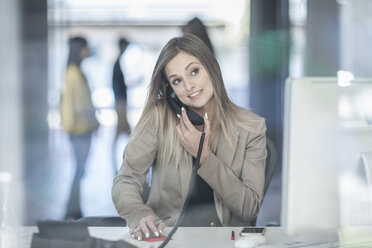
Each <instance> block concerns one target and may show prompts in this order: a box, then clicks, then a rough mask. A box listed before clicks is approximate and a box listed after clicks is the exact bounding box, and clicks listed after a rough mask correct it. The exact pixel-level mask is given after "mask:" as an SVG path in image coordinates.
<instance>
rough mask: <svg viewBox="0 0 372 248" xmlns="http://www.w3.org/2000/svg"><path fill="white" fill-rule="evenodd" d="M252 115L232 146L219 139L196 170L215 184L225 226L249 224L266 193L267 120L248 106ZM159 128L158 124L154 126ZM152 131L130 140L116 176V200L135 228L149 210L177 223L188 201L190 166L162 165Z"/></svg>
mask: <svg viewBox="0 0 372 248" xmlns="http://www.w3.org/2000/svg"><path fill="white" fill-rule="evenodd" d="M247 115H248V116H249V117H250V119H251V120H252V121H251V122H250V123H249V124H247V126H246V127H245V128H244V129H243V128H240V129H239V130H238V131H239V132H238V135H237V136H235V137H232V138H233V139H232V140H233V143H232V146H228V145H226V144H224V142H222V140H221V139H219V140H218V143H217V149H216V152H215V154H214V153H211V154H210V156H209V157H208V158H207V159H206V160H205V162H204V163H203V165H202V166H201V168H200V169H199V170H198V174H199V175H200V177H202V178H203V179H204V180H205V181H206V182H207V183H208V184H209V185H210V186H211V188H212V189H213V191H214V199H215V206H216V211H217V214H218V217H219V219H220V221H221V223H222V224H223V225H224V226H240V225H249V223H250V221H251V220H252V219H254V218H255V217H256V216H257V214H258V210H259V207H260V204H261V201H262V198H263V189H264V183H265V166H266V155H267V153H266V134H265V133H266V125H265V121H264V119H263V118H261V117H259V116H258V115H256V114H254V113H252V112H249V111H247ZM154 130H155V129H154ZM154 130H148V131H146V133H144V135H142V137H141V138H140V139H139V140H130V142H129V143H128V145H127V148H126V150H125V155H124V162H123V165H122V167H121V169H120V171H119V173H118V175H117V176H116V177H115V179H114V182H113V187H112V199H113V201H114V204H115V207H116V209H117V211H118V213H119V214H120V216H121V217H122V218H124V219H126V221H127V224H128V226H129V227H134V226H135V225H137V224H138V223H139V221H140V220H141V219H142V218H143V217H146V216H148V215H155V216H158V217H162V216H168V215H171V216H172V218H171V219H170V220H168V221H167V222H166V223H165V224H166V225H173V224H174V223H175V221H176V219H177V217H178V213H179V211H180V209H181V206H182V203H183V202H184V200H185V197H186V194H187V191H188V184H189V180H190V177H191V172H192V165H191V164H186V163H182V162H181V163H180V165H179V166H178V167H177V166H176V165H175V164H171V163H170V164H168V165H162V166H163V167H162V168H161V166H160V164H158V160H157V159H156V157H158V156H159V154H158V153H159V152H160V149H159V147H160V142H161V141H160V140H159V138H158V135H157V134H156V133H155V132H154ZM150 167H151V169H152V182H151V190H150V192H149V197H148V199H147V201H146V203H144V201H143V199H142V197H141V195H142V194H143V192H144V185H145V181H146V175H147V173H148V171H149V169H150Z"/></svg>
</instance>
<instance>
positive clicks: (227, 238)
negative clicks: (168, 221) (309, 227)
mask: <svg viewBox="0 0 372 248" xmlns="http://www.w3.org/2000/svg"><path fill="white" fill-rule="evenodd" d="M88 228H89V233H90V235H91V236H93V237H96V238H102V239H107V240H118V239H124V240H125V241H127V242H129V243H131V244H133V245H136V246H138V247H141V248H150V247H157V246H158V245H159V244H160V243H161V242H156V243H149V242H145V241H137V240H134V239H132V238H131V237H130V236H129V234H128V232H129V229H128V228H127V227H88ZM241 229H242V228H241V227H179V228H178V230H177V232H176V233H175V234H174V236H173V238H172V240H171V241H169V243H168V245H167V246H166V247H169V248H172V247H173V248H183V247H185V248H186V247H187V248H189V247H192V248H198V247H203V248H205V247H213V248H229V247H231V248H232V247H234V242H235V241H234V240H231V231H235V239H236V240H237V239H238V238H239V232H240V230H241ZM170 230H171V228H166V233H168V232H169V231H170ZM33 232H38V229H37V227H22V228H21V231H20V232H19V233H18V235H19V241H21V242H19V245H18V247H19V248H29V247H30V244H31V237H32V233H33ZM264 236H265V238H266V243H267V244H268V245H269V244H280V243H283V242H289V241H301V242H304V241H306V242H311V241H315V240H326V241H335V240H337V233H336V232H332V231H331V232H322V233H317V234H316V235H301V236H291V237H289V236H287V235H285V233H284V230H283V228H281V227H267V228H266V232H265V234H264ZM314 237H315V238H316V239H314ZM272 247H274V246H272ZM275 247H277V246H275ZM306 247H307V248H308V247H329V246H322V245H313V246H306ZM331 247H335V246H331ZM336 247H337V246H336Z"/></svg>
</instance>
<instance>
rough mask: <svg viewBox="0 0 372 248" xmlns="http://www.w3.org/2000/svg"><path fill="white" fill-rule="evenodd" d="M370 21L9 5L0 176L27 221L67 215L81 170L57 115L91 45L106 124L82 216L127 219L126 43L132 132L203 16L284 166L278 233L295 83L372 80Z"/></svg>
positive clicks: (345, 8)
mask: <svg viewBox="0 0 372 248" xmlns="http://www.w3.org/2000/svg"><path fill="white" fill-rule="evenodd" d="M371 11H372V2H371V1H368V0H354V1H353V0H337V1H336V0H275V1H274V0H233V1H225V0H222V1H214V0H197V1H196V0H188V1H171V0H152V1H149V0H136V1H129V0H106V1H96V0H89V1H88V0H74V1H72V0H48V1H47V0H12V1H11V0H4V1H1V3H0V26H1V29H0V30H1V38H0V51H1V53H0V55H1V56H0V61H1V62H0V116H1V120H2V121H1V122H0V134H1V136H0V139H1V140H0V170H6V171H10V172H11V174H12V185H13V187H12V188H11V192H12V194H11V196H12V202H13V204H14V211H15V212H16V214H17V216H19V220H20V222H21V223H24V224H26V225H34V224H35V222H36V220H39V219H63V218H64V215H65V211H66V210H65V208H66V204H67V200H68V195H69V190H70V187H71V183H72V179H73V175H74V170H75V169H74V163H75V161H74V158H73V155H72V147H71V145H70V143H69V140H68V136H67V134H66V133H65V132H64V131H63V130H62V128H61V118H60V112H59V103H60V95H61V90H62V87H63V83H64V72H65V70H66V62H67V55H68V39H69V38H70V37H72V36H76V35H79V36H83V37H85V38H86V39H87V40H88V43H89V47H90V49H91V52H92V55H91V56H90V57H88V58H87V59H85V60H84V62H83V64H82V65H81V66H82V70H83V71H84V73H85V75H86V76H87V80H88V82H89V87H90V89H91V92H92V101H93V104H94V106H95V107H96V109H97V110H96V117H97V119H98V121H99V123H100V127H99V129H98V130H97V132H96V133H95V135H94V136H93V139H92V145H91V151H90V154H89V157H88V162H87V166H86V173H85V176H84V178H83V180H82V186H81V187H82V188H81V192H82V193H81V197H82V198H81V203H82V211H83V216H95V215H100V216H102V215H117V212H116V210H115V208H114V206H113V203H112V200H111V186H112V180H113V178H114V173H113V170H112V164H113V163H114V164H115V163H117V164H118V166H120V162H121V159H122V154H123V151H124V149H125V145H126V143H127V141H128V136H127V135H121V136H120V137H119V139H118V142H117V144H116V145H115V146H113V140H114V136H115V130H116V123H117V116H116V112H115V100H114V94H113V90H112V70H113V65H114V63H115V60H116V58H117V56H118V53H119V48H118V45H117V43H118V39H119V38H120V37H125V38H126V39H127V40H128V41H129V42H130V45H129V47H128V49H127V50H126V52H125V54H124V55H125V61H127V62H126V63H128V65H127V67H126V68H127V71H128V72H127V74H128V79H127V80H126V83H127V87H128V99H127V114H128V121H129V123H130V125H131V127H132V128H133V127H134V126H135V125H136V122H137V120H138V118H139V117H140V115H141V111H142V107H143V106H144V101H145V98H146V94H147V89H148V85H149V82H150V77H151V73H152V69H153V67H154V64H155V61H156V58H157V56H158V54H159V52H160V50H161V48H162V47H163V46H164V45H165V44H166V42H167V41H168V40H169V39H171V38H172V37H174V36H179V35H181V34H182V27H183V25H185V24H186V23H187V22H188V21H189V20H191V19H192V18H194V17H198V18H199V19H200V20H202V21H203V23H204V24H205V26H206V27H207V32H208V35H209V38H210V40H211V42H212V44H213V47H214V50H215V54H216V57H217V60H218V61H219V63H220V66H221V69H222V73H223V77H224V80H225V85H226V88H227V91H228V94H229V96H230V97H231V99H232V100H233V102H235V103H236V104H238V105H240V106H242V107H245V108H248V109H251V110H252V111H253V112H255V113H257V114H259V115H261V116H263V117H264V118H265V119H266V124H267V127H268V131H267V134H268V136H269V137H270V138H271V139H272V140H273V142H274V144H275V146H276V149H277V151H278V156H279V157H278V161H277V168H276V171H275V175H274V178H273V180H272V182H271V184H270V187H269V190H268V192H267V194H266V196H265V199H264V201H263V205H262V209H261V212H260V216H259V218H258V221H257V224H258V225H266V224H267V223H270V222H274V223H278V224H280V211H281V210H280V208H281V185H282V182H281V168H282V165H281V154H282V142H283V104H284V82H285V79H286V78H288V77H303V76H317V77H325V76H330V77H336V76H337V72H338V71H340V70H343V71H348V72H350V73H352V75H353V76H355V77H370V76H371V72H372V70H371V64H372V63H371V62H370V61H371V59H370V57H369V56H370V54H369V51H370V50H369V49H370V48H369V44H371V41H372V33H371V31H370V28H369V27H370V24H371V23H372V17H371V16H370V14H369V13H370V12H371ZM112 151H114V156H112Z"/></svg>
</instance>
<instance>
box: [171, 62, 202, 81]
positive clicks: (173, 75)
mask: <svg viewBox="0 0 372 248" xmlns="http://www.w3.org/2000/svg"><path fill="white" fill-rule="evenodd" d="M192 64H198V62H190V63H189V64H188V65H187V66H186V67H185V71H186V70H187V69H188V68H189V67H190V66H191V65H192ZM172 77H177V75H175V74H172V75H170V76H169V77H168V80H169V81H170V79H171V78H172Z"/></svg>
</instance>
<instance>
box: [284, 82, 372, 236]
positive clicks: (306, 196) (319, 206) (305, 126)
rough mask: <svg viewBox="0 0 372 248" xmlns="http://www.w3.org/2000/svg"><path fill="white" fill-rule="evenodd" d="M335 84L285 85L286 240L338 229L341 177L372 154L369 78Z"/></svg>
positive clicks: (370, 87) (292, 83)
mask: <svg viewBox="0 0 372 248" xmlns="http://www.w3.org/2000/svg"><path fill="white" fill-rule="evenodd" d="M338 83H339V80H338V79H337V78H289V79H288V80H287V81H286V90H285V106H284V142H283V178H282V180H283V187H282V212H281V224H282V226H284V228H285V230H286V232H287V234H289V235H291V234H300V233H305V232H306V233H308V232H312V231H314V232H317V231H323V230H334V229H337V228H339V227H340V225H341V224H342V223H341V218H340V216H341V212H342V211H341V210H342V209H343V208H342V206H344V205H345V204H344V203H342V202H341V201H340V196H342V195H343V194H340V189H342V187H340V186H341V185H340V178H343V177H342V175H344V172H345V171H348V172H353V171H356V170H357V169H356V168H358V164H360V161H361V159H364V160H368V158H369V152H372V126H371V122H370V118H371V116H372V115H371V112H369V110H368V104H369V103H371V101H372V79H371V80H354V81H353V82H352V84H351V86H348V87H340V86H339V84H338ZM363 94H364V95H363ZM362 95H363V97H362ZM361 98H363V99H361ZM353 99H354V100H356V102H358V101H359V103H355V101H354V100H353ZM369 99H370V100H369ZM360 101H361V102H363V101H364V102H363V103H362V104H361V102H360ZM363 104H364V105H363ZM369 106H370V107H371V106H372V104H370V105H369ZM360 108H362V110H361V109H360ZM363 109H364V110H363ZM371 110H372V109H371ZM361 136H363V137H365V138H361ZM347 140H352V141H353V142H354V143H350V144H345V143H344V142H346V141H347ZM345 158H347V160H345ZM369 164H370V162H369ZM367 167H368V166H367ZM364 168H366V166H364ZM362 174H364V175H367V174H368V173H366V172H365V170H364V172H363V173H362ZM364 179H367V177H364ZM344 198H345V197H344ZM369 199H370V198H369ZM367 209H368V207H367ZM370 213H372V211H371V212H370ZM342 214H344V213H342Z"/></svg>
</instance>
